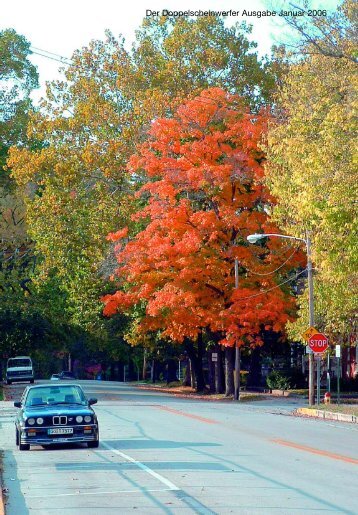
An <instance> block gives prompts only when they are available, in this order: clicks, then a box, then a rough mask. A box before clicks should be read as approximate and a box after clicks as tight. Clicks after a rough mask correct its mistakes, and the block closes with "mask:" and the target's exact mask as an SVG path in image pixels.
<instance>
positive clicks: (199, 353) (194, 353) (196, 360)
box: [184, 333, 205, 392]
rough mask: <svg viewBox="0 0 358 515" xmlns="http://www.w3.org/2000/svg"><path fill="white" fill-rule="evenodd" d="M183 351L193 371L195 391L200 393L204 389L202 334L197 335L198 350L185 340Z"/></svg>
mask: <svg viewBox="0 0 358 515" xmlns="http://www.w3.org/2000/svg"><path fill="white" fill-rule="evenodd" d="M184 344H185V349H186V351H187V353H188V356H189V358H190V361H191V364H192V368H193V369H194V373H195V379H196V391H197V392H202V391H204V388H205V380H204V372H203V354H204V342H203V337H202V334H201V333H199V335H198V344H197V345H198V348H197V350H196V349H195V348H194V345H193V342H192V341H191V340H189V339H185V342H184Z"/></svg>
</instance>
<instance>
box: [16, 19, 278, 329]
mask: <svg viewBox="0 0 358 515" xmlns="http://www.w3.org/2000/svg"><path fill="white" fill-rule="evenodd" d="M248 33H249V29H248V28H247V27H246V26H245V25H242V26H238V25H237V26H235V27H233V28H226V27H225V25H224V23H223V21H221V20H220V19H218V18H198V19H196V20H194V19H193V20H170V19H156V20H145V21H144V22H143V25H142V27H141V28H140V30H139V31H138V33H137V39H136V42H135V45H134V47H133V49H132V51H130V52H129V51H127V50H126V49H125V46H124V42H123V40H117V39H115V38H114V37H113V36H112V35H111V34H109V33H107V38H106V40H105V41H92V42H91V43H90V45H89V46H88V47H87V48H84V49H82V50H80V51H77V52H75V54H74V56H73V64H72V66H70V67H69V68H68V70H67V71H66V73H65V79H66V80H65V81H59V82H55V83H53V84H52V85H51V86H50V87H49V89H48V95H47V97H48V98H47V101H46V102H44V104H43V105H42V110H41V113H36V114H34V115H33V117H32V120H31V123H30V127H29V134H30V135H31V137H33V138H34V139H36V140H38V141H40V142H42V148H39V149H37V150H36V149H35V150H34V149H25V148H14V149H13V150H12V152H11V158H10V160H9V166H11V167H12V169H13V173H14V176H15V177H16V181H17V183H18V184H19V185H21V187H28V185H29V184H34V185H35V188H34V190H32V193H31V195H29V196H28V197H27V199H26V205H27V220H28V224H29V232H30V235H31V237H32V238H33V240H34V241H36V249H37V252H38V253H39V254H40V255H41V256H42V258H43V260H42V263H41V269H42V273H43V274H44V275H46V274H49V273H50V274H51V273H55V274H56V275H57V276H58V277H60V278H61V280H62V283H63V288H64V290H65V291H66V292H67V293H68V294H69V296H70V297H71V299H72V301H73V302H72V305H73V306H74V307H73V309H72V315H71V316H73V317H75V318H76V323H83V321H85V320H90V319H92V320H93V319H94V318H96V317H97V320H98V314H99V312H100V309H101V305H100V303H99V301H98V298H99V294H100V291H101V290H103V277H106V276H108V275H110V273H111V258H110V256H111V255H112V256H113V253H112V254H111V253H109V256H108V246H107V245H108V244H107V243H106V241H105V235H106V234H108V232H110V231H112V230H113V229H114V228H115V227H118V226H123V225H124V224H125V223H127V222H128V219H129V216H130V214H131V212H132V211H133V209H134V207H133V192H134V190H135V189H136V188H137V185H138V184H140V182H141V181H142V180H143V178H142V177H141V176H140V175H139V176H138V177H137V178H136V179H135V180H133V178H130V179H129V178H128V176H127V173H126V171H125V167H126V162H127V160H128V158H129V156H130V155H131V154H133V152H134V151H135V147H136V144H137V143H139V142H141V141H142V140H143V139H144V137H145V134H146V130H147V128H148V126H149V123H150V121H151V120H152V119H153V118H156V117H158V116H161V115H163V114H170V112H172V110H173V106H175V105H176V104H177V103H178V102H179V101H180V98H182V97H183V96H185V97H186V96H188V95H194V94H195V93H197V92H198V90H200V89H203V88H205V87H207V86H208V85H213V84H218V85H223V86H225V87H226V88H227V89H229V90H233V91H235V92H239V93H240V94H242V95H244V96H245V98H246V100H247V102H248V103H251V104H255V105H256V106H258V105H260V104H261V103H264V102H266V101H267V98H268V97H269V94H270V92H271V90H272V84H273V76H274V74H273V72H272V71H271V69H270V67H269V65H268V64H267V63H263V62H260V61H259V59H258V58H257V55H256V53H255V51H254V50H255V45H254V44H253V43H249V41H248V38H247V36H248ZM112 270H113V267H112Z"/></svg>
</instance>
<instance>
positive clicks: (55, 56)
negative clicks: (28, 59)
mask: <svg viewBox="0 0 358 515" xmlns="http://www.w3.org/2000/svg"><path fill="white" fill-rule="evenodd" d="M31 52H32V53H33V54H35V55H39V56H41V57H45V58H46V59H51V61H57V62H59V63H61V64H67V66H70V65H71V64H72V59H70V58H68V57H64V56H63V55H59V54H54V53H53V52H48V51H47V50H42V49H41V48H37V47H34V46H31ZM46 54H48V55H46Z"/></svg>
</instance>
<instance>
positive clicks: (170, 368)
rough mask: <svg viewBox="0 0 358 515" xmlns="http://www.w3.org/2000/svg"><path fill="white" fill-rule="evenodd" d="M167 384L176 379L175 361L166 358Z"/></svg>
mask: <svg viewBox="0 0 358 515" xmlns="http://www.w3.org/2000/svg"><path fill="white" fill-rule="evenodd" d="M166 373H167V374H166V375H167V377H166V380H167V384H169V383H172V382H173V381H177V380H178V378H177V363H176V361H175V360H174V359H168V361H167V367H166Z"/></svg>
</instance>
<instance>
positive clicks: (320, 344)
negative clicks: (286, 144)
mask: <svg viewBox="0 0 358 515" xmlns="http://www.w3.org/2000/svg"><path fill="white" fill-rule="evenodd" d="M308 345H309V347H310V349H311V350H312V352H313V353H314V354H317V401H316V402H317V404H320V402H321V354H322V353H323V352H325V351H326V350H327V349H328V338H327V336H325V335H324V334H322V333H316V334H313V335H312V336H311V338H310V339H309V340H308Z"/></svg>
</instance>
